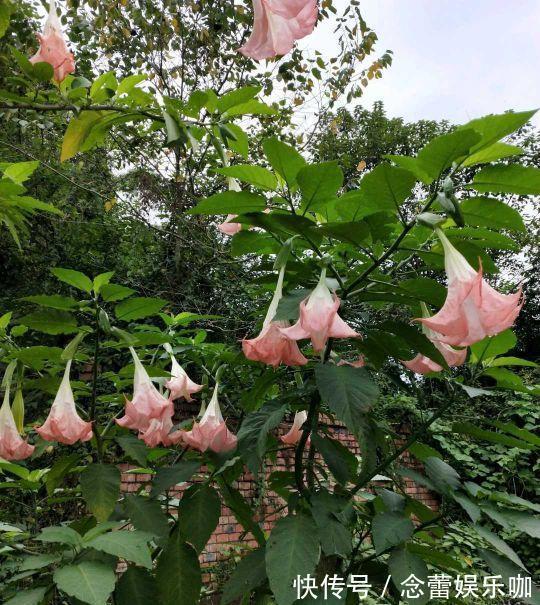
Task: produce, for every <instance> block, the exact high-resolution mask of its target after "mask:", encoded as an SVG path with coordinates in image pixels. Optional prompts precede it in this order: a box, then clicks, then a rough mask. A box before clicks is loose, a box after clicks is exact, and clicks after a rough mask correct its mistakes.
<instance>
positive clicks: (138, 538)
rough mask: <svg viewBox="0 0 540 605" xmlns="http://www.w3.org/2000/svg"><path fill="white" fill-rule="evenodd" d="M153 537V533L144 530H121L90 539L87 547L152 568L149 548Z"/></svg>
mask: <svg viewBox="0 0 540 605" xmlns="http://www.w3.org/2000/svg"><path fill="white" fill-rule="evenodd" d="M151 539H152V535H151V534H148V533H146V532H143V531H138V530H133V531H131V530H119V531H113V532H107V533H106V534H102V535H101V536H97V537H96V538H93V539H92V540H89V541H88V542H86V547H87V548H93V549H95V550H99V551H101V552H106V553H107V554H109V555H113V556H115V557H119V558H120V559H125V560H126V561H131V562H132V563H135V564H136V565H142V567H146V568H147V569H152V557H151V556H150V549H149V548H148V542H149V541H150V540H151Z"/></svg>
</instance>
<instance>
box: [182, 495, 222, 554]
mask: <svg viewBox="0 0 540 605" xmlns="http://www.w3.org/2000/svg"><path fill="white" fill-rule="evenodd" d="M178 514H179V519H178V528H179V530H180V533H181V534H182V537H183V538H184V539H185V541H186V542H189V543H190V544H192V545H193V547H194V548H195V550H196V551H197V552H198V553H200V552H202V550H203V549H204V547H205V546H206V543H207V542H208V540H209V538H210V536H211V535H212V533H213V531H214V530H215V529H216V527H217V524H218V521H219V517H220V514H221V500H220V498H219V494H218V493H217V491H216V490H215V489H214V488H213V487H210V486H208V485H192V486H191V487H189V488H188V489H187V490H186V491H185V492H184V495H183V496H182V500H180V504H179V506H178Z"/></svg>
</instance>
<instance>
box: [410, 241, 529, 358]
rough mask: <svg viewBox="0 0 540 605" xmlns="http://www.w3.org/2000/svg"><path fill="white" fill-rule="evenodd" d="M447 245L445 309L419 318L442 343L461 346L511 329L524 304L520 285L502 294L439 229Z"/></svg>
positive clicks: (444, 246)
mask: <svg viewBox="0 0 540 605" xmlns="http://www.w3.org/2000/svg"><path fill="white" fill-rule="evenodd" d="M437 235H438V236H439V239H440V240H441V243H442V245H443V248H444V264H445V269H446V275H447V277H448V294H447V296H446V300H445V302H444V305H443V307H442V309H441V310H440V311H439V312H438V313H436V314H435V315H433V317H429V318H420V319H418V321H421V322H422V323H423V324H424V325H425V326H427V327H428V328H431V330H433V331H434V332H437V334H438V337H437V338H438V339H439V341H440V342H443V343H446V344H449V345H454V346H458V347H466V346H469V345H472V344H474V343H475V342H478V341H480V340H482V339H484V338H485V337H486V336H494V335H495V334H499V332H502V331H503V330H506V329H507V328H510V327H511V326H512V325H513V323H514V321H515V319H516V317H517V316H518V315H519V312H520V311H521V307H522V306H523V296H522V292H521V287H520V288H519V290H518V291H517V292H516V293H515V294H500V293H499V292H497V291H496V290H495V289H494V288H492V287H491V286H490V285H489V284H488V283H487V282H486V281H485V280H484V279H483V277H482V267H480V270H479V271H475V270H474V269H473V268H472V267H471V266H470V265H469V263H468V262H467V260H466V259H465V258H464V256H463V255H462V254H461V253H460V252H458V251H457V250H456V249H455V248H454V246H452V244H451V243H450V242H449V241H448V238H447V237H446V236H445V235H444V233H443V232H442V231H441V230H440V229H437Z"/></svg>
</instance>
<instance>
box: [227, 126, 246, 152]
mask: <svg viewBox="0 0 540 605" xmlns="http://www.w3.org/2000/svg"><path fill="white" fill-rule="evenodd" d="M227 130H229V131H230V132H231V133H232V134H233V135H234V137H235V139H234V140H233V139H231V138H227V142H226V143H225V144H226V145H227V147H228V148H229V149H231V150H232V151H235V152H236V153H238V154H239V155H241V156H242V157H243V158H244V159H245V160H247V159H248V156H249V139H248V136H247V134H246V133H245V132H244V131H243V130H242V129H241V128H240V126H238V125H237V124H232V123H228V124H227Z"/></svg>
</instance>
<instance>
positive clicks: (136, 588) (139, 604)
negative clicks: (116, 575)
mask: <svg viewBox="0 0 540 605" xmlns="http://www.w3.org/2000/svg"><path fill="white" fill-rule="evenodd" d="M157 590H158V588H157V584H156V581H155V579H154V577H153V576H152V574H151V573H150V572H148V571H147V570H146V569H141V568H140V567H131V566H130V567H128V568H127V570H126V571H125V572H124V573H123V574H122V575H121V577H120V580H119V581H118V584H117V585H116V590H115V591H114V602H115V605H149V604H150V603H155V600H156V593H157Z"/></svg>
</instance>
